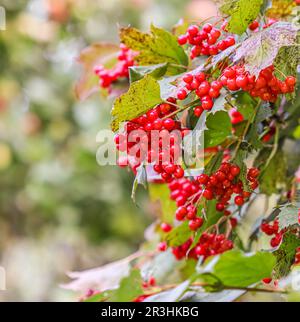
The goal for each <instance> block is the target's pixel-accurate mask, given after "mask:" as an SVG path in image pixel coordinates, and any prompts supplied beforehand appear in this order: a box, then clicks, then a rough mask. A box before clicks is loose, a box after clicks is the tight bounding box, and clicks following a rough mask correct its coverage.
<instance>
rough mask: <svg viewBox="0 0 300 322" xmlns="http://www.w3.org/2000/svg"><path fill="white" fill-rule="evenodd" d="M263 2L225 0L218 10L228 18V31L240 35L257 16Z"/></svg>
mask: <svg viewBox="0 0 300 322" xmlns="http://www.w3.org/2000/svg"><path fill="white" fill-rule="evenodd" d="M262 3H263V0H252V1H249V0H235V1H232V0H226V1H225V3H224V4H223V6H222V7H221V8H220V10H221V11H222V12H223V13H224V14H227V15H229V16H230V20H229V23H228V26H227V29H228V31H230V32H232V33H234V34H238V35H241V34H242V33H243V32H244V31H246V29H247V28H248V26H249V24H250V23H251V22H252V21H253V20H254V19H255V18H256V17H257V16H258V14H259V11H260V8H261V5H262Z"/></svg>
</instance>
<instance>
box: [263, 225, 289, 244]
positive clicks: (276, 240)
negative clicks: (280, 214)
mask: <svg viewBox="0 0 300 322" xmlns="http://www.w3.org/2000/svg"><path fill="white" fill-rule="evenodd" d="M260 229H261V231H262V232H263V233H265V234H266V235H268V236H273V235H274V237H273V238H272V239H271V241H270V245H271V246H272V247H277V246H279V245H280V243H281V241H282V237H283V234H284V232H285V230H279V223H278V219H275V220H274V221H273V223H267V222H265V221H264V222H262V224H261V226H260Z"/></svg>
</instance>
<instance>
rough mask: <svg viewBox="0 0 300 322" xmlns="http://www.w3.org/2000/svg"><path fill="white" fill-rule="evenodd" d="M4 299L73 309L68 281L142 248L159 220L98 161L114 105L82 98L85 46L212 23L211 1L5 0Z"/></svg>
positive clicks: (0, 143)
mask: <svg viewBox="0 0 300 322" xmlns="http://www.w3.org/2000/svg"><path fill="white" fill-rule="evenodd" d="M0 5H1V6H2V7H4V8H5V11H6V30H4V31H0V189H1V192H0V265H1V266H3V267H4V268H5V269H6V273H7V291H0V300H17V301H30V300H35V301H51V300H56V301H60V300H76V294H73V293H72V292H69V291H66V290H63V289H62V288H60V287H59V284H60V283H64V282H66V281H68V278H67V277H66V275H65V272H67V271H71V270H83V269H87V268H90V267H96V266H100V265H102V264H103V263H106V262H109V261H111V260H115V259H119V258H122V257H124V256H126V255H128V254H130V253H131V252H133V251H135V250H136V249H137V248H138V245H139V243H140V242H141V241H142V240H143V232H144V229H145V228H146V227H147V225H149V224H150V223H151V222H152V221H153V218H154V216H155V214H154V213H153V210H152V208H151V206H150V204H149V203H148V201H147V198H146V194H145V193H140V192H139V201H138V203H139V207H136V206H135V205H134V204H133V202H132V201H131V199H130V194H131V185H132V181H133V176H132V174H130V173H129V172H127V171H126V170H121V169H119V168H118V167H113V166H110V167H100V166H99V165H98V164H97V162H96V157H95V155H96V150H97V143H96V134H97V132H98V131H99V130H100V129H101V128H108V127H109V121H110V115H109V113H110V106H111V101H109V100H103V99H101V97H100V96H98V95H95V96H94V97H93V98H90V99H88V100H86V101H85V102H78V101H77V100H76V99H75V96H74V91H73V89H74V84H75V82H76V80H77V79H78V76H79V72H80V68H79V66H78V65H77V63H76V61H75V59H76V56H78V54H79V52H80V50H81V49H83V48H84V47H85V46H87V45H89V44H91V43H93V42H97V41H102V40H107V41H112V42H116V43H117V42H118V24H120V25H123V26H126V25H128V24H131V25H133V26H135V27H139V28H141V29H143V30H147V29H148V26H149V24H150V23H151V22H154V23H155V24H156V25H158V26H161V27H167V28H171V27H172V26H173V25H174V24H175V23H176V22H177V21H178V20H179V18H181V17H189V18H190V19H200V18H205V17H208V16H212V15H214V13H215V7H214V5H213V4H212V2H211V1H209V0H191V1H187V0H186V1H183V0H109V1H107V0H31V1H22V0H1V1H0Z"/></svg>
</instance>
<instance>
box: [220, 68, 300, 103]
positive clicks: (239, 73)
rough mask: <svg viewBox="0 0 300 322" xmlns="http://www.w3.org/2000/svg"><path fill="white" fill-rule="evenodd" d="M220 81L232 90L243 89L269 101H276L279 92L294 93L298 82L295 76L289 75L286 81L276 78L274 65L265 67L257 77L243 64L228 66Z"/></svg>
mask: <svg viewBox="0 0 300 322" xmlns="http://www.w3.org/2000/svg"><path fill="white" fill-rule="evenodd" d="M220 81H221V83H222V85H223V86H225V87H227V88H228V89H229V90H230V91H237V90H240V89H242V90H244V91H246V92H249V93H250V95H251V96H253V97H260V98H261V99H262V100H264V101H269V102H275V101H276V99H277V96H278V95H279V94H287V93H292V92H293V91H294V90H295V84H296V78H295V77H294V76H287V77H286V79H285V81H280V80H279V79H278V78H276V76H275V75H274V66H273V65H271V66H269V67H267V68H265V69H263V70H262V71H261V72H260V74H259V76H258V77H257V78H255V76H254V75H249V73H248V72H246V71H245V68H244V66H243V65H235V66H232V67H227V68H225V70H224V71H223V72H222V76H221V77H220Z"/></svg>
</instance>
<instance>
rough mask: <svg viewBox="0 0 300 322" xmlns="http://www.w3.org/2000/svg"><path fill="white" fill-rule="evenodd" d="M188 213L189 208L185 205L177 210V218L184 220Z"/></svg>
mask: <svg viewBox="0 0 300 322" xmlns="http://www.w3.org/2000/svg"><path fill="white" fill-rule="evenodd" d="M186 215H187V209H186V208H185V207H183V206H181V207H179V208H178V209H177V210H176V212H175V216H176V219H177V220H179V221H181V220H183V219H184V217H185V216H186Z"/></svg>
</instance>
